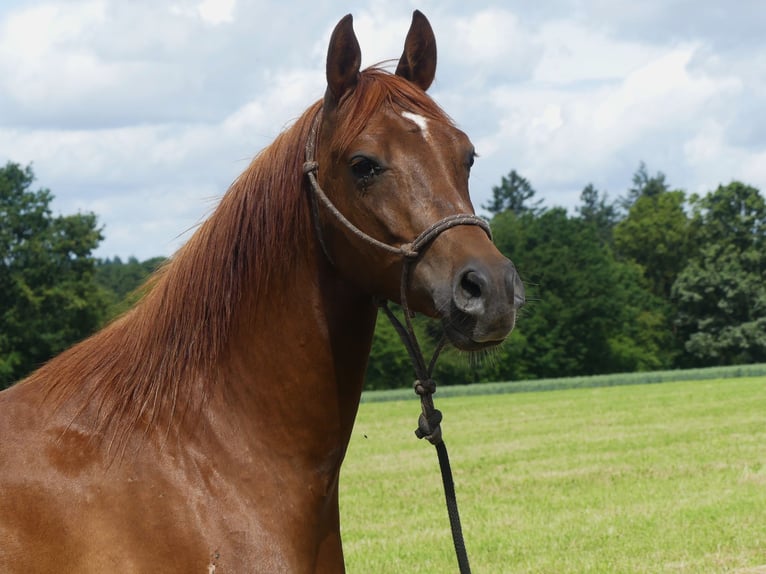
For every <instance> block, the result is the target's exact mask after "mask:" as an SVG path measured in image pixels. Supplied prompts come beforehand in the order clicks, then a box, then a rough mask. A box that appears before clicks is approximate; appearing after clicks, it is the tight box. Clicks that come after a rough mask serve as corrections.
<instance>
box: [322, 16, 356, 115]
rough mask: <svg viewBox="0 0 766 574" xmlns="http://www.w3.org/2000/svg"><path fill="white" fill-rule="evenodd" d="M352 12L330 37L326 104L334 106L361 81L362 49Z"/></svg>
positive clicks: (339, 23)
mask: <svg viewBox="0 0 766 574" xmlns="http://www.w3.org/2000/svg"><path fill="white" fill-rule="evenodd" d="M353 24H354V21H353V18H352V17H351V14H349V15H347V16H345V17H344V18H343V19H342V20H341V21H340V22H338V25H337V26H335V30H333V32H332V36H331V37H330V47H329V49H328V50H327V92H326V93H325V105H327V106H328V107H334V106H335V105H337V103H338V102H339V101H340V99H341V98H342V97H343V96H344V94H346V92H348V91H349V90H352V89H354V87H355V86H356V84H357V82H358V81H359V68H360V66H361V65H362V51H361V50H360V49H359V42H358V41H357V39H356V35H355V34H354V25H353Z"/></svg>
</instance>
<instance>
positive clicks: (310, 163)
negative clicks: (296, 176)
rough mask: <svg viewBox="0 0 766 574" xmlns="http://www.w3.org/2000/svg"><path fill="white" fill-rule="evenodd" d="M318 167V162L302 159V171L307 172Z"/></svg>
mask: <svg viewBox="0 0 766 574" xmlns="http://www.w3.org/2000/svg"><path fill="white" fill-rule="evenodd" d="M317 169H319V163H317V162H315V161H304V162H303V173H305V174H308V173H311V172H312V171H316V170H317Z"/></svg>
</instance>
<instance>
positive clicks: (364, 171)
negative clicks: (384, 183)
mask: <svg viewBox="0 0 766 574" xmlns="http://www.w3.org/2000/svg"><path fill="white" fill-rule="evenodd" d="M350 165H351V174H352V175H353V176H354V178H355V179H356V180H357V182H358V183H359V185H361V186H362V188H366V187H367V186H368V185H369V184H370V183H371V181H372V178H373V177H375V176H376V175H380V174H381V173H382V172H383V168H382V167H381V166H380V165H379V164H378V163H377V162H375V161H374V160H372V159H370V158H368V157H364V156H361V155H357V156H354V157H353V158H351V163H350Z"/></svg>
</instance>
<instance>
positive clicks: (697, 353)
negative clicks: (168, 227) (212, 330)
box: [0, 162, 766, 389]
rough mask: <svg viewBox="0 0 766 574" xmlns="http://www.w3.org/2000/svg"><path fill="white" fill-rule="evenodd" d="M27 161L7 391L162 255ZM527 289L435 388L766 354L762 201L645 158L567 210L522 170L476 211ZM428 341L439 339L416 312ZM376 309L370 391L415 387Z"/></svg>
mask: <svg viewBox="0 0 766 574" xmlns="http://www.w3.org/2000/svg"><path fill="white" fill-rule="evenodd" d="M34 182H35V177H34V172H33V170H32V168H31V166H26V167H22V166H20V165H18V164H15V163H11V162H9V163H7V164H6V165H5V167H2V168H0V388H3V387H5V386H8V385H10V384H12V383H13V382H14V381H17V380H19V379H21V378H23V377H24V376H25V375H26V374H28V373H29V372H31V371H32V370H33V369H35V368H36V367H37V366H38V365H40V364H41V363H43V362H44V361H46V360H48V359H49V358H50V357H52V356H54V355H55V354H57V353H59V352H61V351H62V350H64V349H65V348H67V347H68V346H70V345H72V344H73V343H75V342H77V341H78V340H80V339H82V338H84V337H86V336H87V335H89V334H90V333H92V332H93V331H95V330H97V329H98V328H100V327H101V326H103V325H104V324H105V323H106V322H108V321H110V320H111V319H113V318H114V317H116V316H117V315H119V314H120V313H122V312H124V311H125V310H127V309H128V308H129V307H130V305H131V304H133V303H135V301H136V300H137V299H138V298H139V296H140V295H139V294H138V293H139V291H137V289H138V287H140V285H141V284H142V283H143V282H144V281H145V279H146V278H147V277H148V276H149V274H151V272H152V271H153V270H154V269H156V268H157V267H158V266H159V265H160V264H161V263H162V261H163V258H161V257H159V258H154V259H150V260H147V261H138V260H136V259H135V258H129V259H128V260H126V261H123V260H121V259H120V258H117V257H115V258H113V259H99V258H97V257H95V256H94V255H93V253H94V251H95V250H96V248H97V247H98V245H99V243H100V242H101V241H102V240H103V238H104V236H103V228H101V227H100V226H99V223H98V219H97V215H96V214H94V213H77V214H73V215H56V214H54V213H53V211H52V208H51V202H52V200H53V197H54V196H53V194H52V193H51V191H50V190H48V189H45V188H40V189H34ZM481 207H482V208H483V210H484V211H485V212H487V213H488V214H489V221H490V225H491V227H492V232H493V235H494V241H495V243H496V244H497V246H498V248H499V249H500V250H501V251H502V252H503V253H504V254H505V255H506V256H508V257H509V258H511V259H512V260H513V262H514V263H515V265H516V267H517V269H518V270H519V272H520V274H521V276H522V278H523V279H524V283H525V287H526V290H527V304H526V305H525V307H524V308H523V309H522V311H521V313H520V316H519V319H518V322H517V326H516V329H515V330H514V332H513V334H512V335H511V337H510V338H509V340H508V341H506V342H505V343H504V344H503V345H501V346H500V347H499V348H497V349H494V350H492V351H490V352H486V353H482V354H480V355H478V356H477V355H468V354H463V353H459V352H457V351H448V352H445V353H443V354H442V356H441V358H440V360H439V363H438V365H437V369H436V372H435V378H436V379H437V381H438V382H439V383H440V384H465V383H476V382H486V381H501V380H502V381H514V380H528V379H538V378H550V377H564V376H575V375H595V374H603V373H617V372H636V371H652V370H660V369H674V368H690V367H704V366H719V365H736V364H748V363H756V362H766V201H764V197H763V195H762V194H761V192H760V190H758V189H756V188H754V187H752V186H749V185H747V184H746V183H743V182H738V181H732V182H730V183H728V184H725V185H719V186H718V187H717V188H716V189H712V190H710V191H708V192H707V193H706V194H704V195H698V194H689V193H687V192H686V191H685V190H683V189H680V188H674V187H671V186H670V184H669V183H668V182H667V180H666V177H665V175H664V174H663V173H662V172H655V173H652V172H650V171H649V169H648V168H647V167H646V166H645V165H644V164H643V163H642V164H640V165H639V166H638V168H637V170H636V172H635V174H634V175H633V178H632V182H626V189H625V191H624V192H622V193H621V195H618V196H615V197H610V196H609V195H608V194H607V193H606V192H604V191H601V190H598V189H596V188H595V187H594V186H593V185H590V184H588V185H586V186H585V187H584V188H583V189H582V191H581V193H580V198H579V204H578V205H577V206H576V207H575V208H574V209H573V210H572V211H567V210H566V209H564V208H562V207H557V206H548V205H546V204H545V202H544V200H543V199H542V197H541V196H538V193H537V191H536V190H535V189H534V187H533V184H532V183H531V182H530V181H528V180H527V179H525V178H524V177H523V176H522V175H520V174H519V173H517V172H516V171H511V172H510V173H509V174H508V175H506V176H503V177H502V178H501V180H500V182H499V184H498V185H497V186H495V187H493V189H492V195H491V199H490V200H489V201H488V202H487V204H485V205H482V206H481ZM415 324H416V330H417V331H418V332H419V335H420V338H421V341H422V343H423V346H424V347H426V349H428V348H429V347H431V348H433V347H434V346H435V345H436V343H437V341H438V340H439V338H440V337H441V331H440V327H439V325H438V323H437V322H434V321H430V320H427V319H425V318H422V317H418V318H416V322H415ZM411 379H412V374H411V367H410V365H409V360H408V357H407V354H406V352H405V350H404V348H403V347H402V345H401V343H400V341H399V339H398V336H397V334H396V333H395V331H394V330H393V328H392V327H391V326H390V325H389V324H388V321H387V320H386V319H385V317H383V316H382V315H381V317H380V320H379V321H378V327H377V329H376V333H375V339H374V342H373V351H372V355H371V357H370V365H369V368H368V373H367V382H366V387H367V388H368V389H383V388H395V387H404V386H409V385H410V383H411Z"/></svg>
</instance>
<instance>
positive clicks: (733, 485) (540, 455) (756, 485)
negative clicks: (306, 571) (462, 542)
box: [341, 376, 766, 574]
mask: <svg viewBox="0 0 766 574" xmlns="http://www.w3.org/2000/svg"><path fill="white" fill-rule="evenodd" d="M435 399H436V406H437V408H440V409H441V410H442V411H443V412H444V417H445V418H444V422H443V425H442V426H443V429H444V437H445V441H446V443H447V446H448V447H449V450H450V458H451V460H452V466H453V471H454V473H455V482H456V488H457V496H458V502H459V503H460V510H461V518H462V521H463V529H464V533H465V538H466V544H467V546H468V552H469V557H470V559H471V566H472V569H473V571H474V572H475V573H483V572H486V573H493V574H494V573H499V572H551V573H565V572H577V573H580V572H588V573H591V572H593V573H597V572H602V573H610V574H611V573H629V572H647V573H649V572H651V573H654V572H685V573H686V572H694V573H698V572H710V573H712V572H735V573H739V574H745V573H748V574H755V573H759V574H761V573H766V377H763V376H761V377H749V378H736V379H720V380H705V381H684V382H670V383H662V384H648V385H634V386H620V387H608V388H591V389H575V390H560V391H551V392H538V393H520V394H502V395H484V396H465V397H451V398H440V397H439V394H438V393H437V395H436V396H435ZM419 408H420V407H419V403H418V402H417V400H416V398H415V397H414V396H413V398H412V399H411V400H408V401H392V402H368V403H364V404H362V405H361V408H360V412H359V416H358V419H357V423H356V427H355V429H354V433H353V436H352V439H351V444H350V446H349V452H348V456H347V458H346V462H345V465H344V469H343V472H342V476H341V516H342V527H343V537H344V549H345V553H346V562H347V568H348V571H349V572H350V573H351V574H361V573H365V574H368V573H399V572H401V573H421V572H422V573H426V572H428V573H436V572H438V573H441V572H456V571H457V565H456V561H455V557H454V552H453V549H452V543H451V538H450V534H449V523H448V519H447V514H446V510H445V507H444V497H443V492H442V487H441V481H440V478H439V469H438V463H437V460H436V453H435V452H434V449H433V447H432V446H431V445H429V444H428V443H425V442H423V441H418V440H417V439H416V438H415V436H414V434H413V432H412V430H413V429H414V428H415V426H416V421H417V415H418V413H419Z"/></svg>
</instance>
